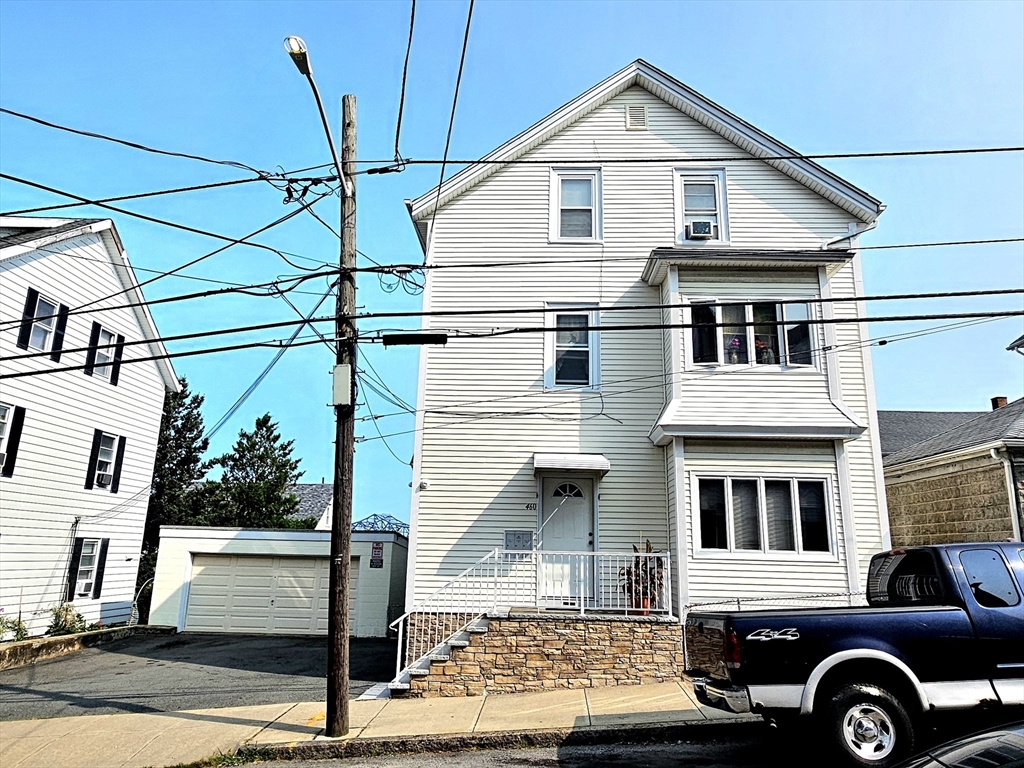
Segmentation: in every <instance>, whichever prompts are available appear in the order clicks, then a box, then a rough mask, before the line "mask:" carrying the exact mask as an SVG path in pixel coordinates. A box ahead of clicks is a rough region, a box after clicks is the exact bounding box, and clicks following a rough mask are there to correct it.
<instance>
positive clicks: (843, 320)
mask: <svg viewBox="0 0 1024 768" xmlns="http://www.w3.org/2000/svg"><path fill="white" fill-rule="evenodd" d="M1021 316H1024V309H1021V310H1016V309H1015V310H1003V311H996V312H950V313H935V314H920V315H892V316H885V317H831V318H817V319H814V320H788V321H786V324H787V325H809V326H816V325H839V324H853V323H868V322H872V323H895V322H911V321H913V322H916V321H923V320H951V319H956V320H965V319H971V318H993V319H997V318H1009V317H1021ZM334 320H335V318H334V317H323V318H312V319H311V320H299V321H295V320H285V321H280V322H277V323H264V324H260V325H250V326H242V327H235V328H219V329H216V330H212V331H200V332H197V333H192V334H181V335H180V336H178V337H164V338H166V339H167V340H183V339H185V338H203V337H208V336H215V335H221V334H231V333H245V332H249V331H254V330H266V329H269V328H277V327H285V326H289V325H294V324H295V323H296V322H299V323H316V322H328V321H331V322H333V321H334ZM753 325H763V323H760V322H755V321H752V322H729V323H645V324H637V325H621V326H614V325H611V326H609V325H605V326H579V327H576V326H574V327H573V330H574V331H581V330H594V331H600V332H602V333H614V332H619V331H626V332H629V331H642V330H667V329H673V328H680V329H686V328H711V327H726V326H728V327H741V326H753ZM555 331H557V328H554V327H537V328H510V329H505V330H501V331H491V332H488V333H471V334H469V333H461V334H459V335H455V336H454V337H453V338H454V339H480V338H493V337H496V336H507V335H511V334H524V333H554V332H555ZM379 332H380V329H378V331H375V332H374V333H379ZM158 341H162V339H142V340H136V341H133V342H125V346H126V347H127V346H130V345H134V344H142V343H156V342H158ZM283 341H285V340H281V339H275V340H270V341H265V342H251V343H243V344H235V345H230V346H225V347H214V348H207V349H198V350H189V351H185V352H173V353H172V352H169V353H165V354H163V355H151V356H148V357H141V358H124V359H122V360H121V365H126V364H130V363H140V362H147V361H150V360H160V359H171V358H176V357H188V356H192V355H203V354H211V353H214V352H227V351H232V350H236V349H248V348H253V347H265V346H275V345H280V344H281V343H283ZM321 341H322V338H321V337H318V338H317V339H315V340H313V341H312V342H311V343H320V342H321ZM333 341H335V342H336V341H337V339H333ZM356 341H359V342H363V343H373V342H377V341H380V337H379V335H378V336H368V337H358V338H357V339H356ZM94 346H95V348H96V349H107V348H109V347H110V346H111V345H109V344H97V345H94ZM89 348H92V347H89ZM83 349H87V348H78V349H77V350H75V351H82V350H83ZM70 351H71V350H68V352H70ZM27 356H28V357H37V356H38V353H31V354H30V355H27ZM23 357H26V356H25V355H21V356H14V357H10V356H8V357H4V358H0V361H4V362H8V361H11V360H16V359H21V358H23ZM86 367H88V366H87V365H74V366H63V367H61V368H45V369H40V370H33V371H21V372H18V373H6V374H0V380H2V379H15V378H23V377H26V376H41V375H46V374H51V373H64V372H66V371H77V370H82V369H84V368H86Z"/></svg>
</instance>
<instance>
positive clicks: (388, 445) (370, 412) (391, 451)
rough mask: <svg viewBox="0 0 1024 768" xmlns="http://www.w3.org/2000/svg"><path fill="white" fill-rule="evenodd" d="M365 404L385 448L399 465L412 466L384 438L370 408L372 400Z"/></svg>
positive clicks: (364, 381) (410, 461)
mask: <svg viewBox="0 0 1024 768" xmlns="http://www.w3.org/2000/svg"><path fill="white" fill-rule="evenodd" d="M360 378H361V379H362V380H363V383H366V379H365V377H360ZM364 404H365V405H366V410H367V411H368V412H369V414H370V417H371V418H370V422H371V423H372V424H373V428H374V429H375V430H377V435H378V436H379V438H380V441H381V442H382V443H383V444H384V447H385V448H387V449H388V453H390V454H391V455H392V456H394V458H395V461H397V462H398V463H399V464H403V465H404V466H407V467H409V466H412V460H411V459H410V460H409V461H405V460H403V459H402V458H400V457H399V455H398V454H397V453H395V451H394V449H392V447H391V445H390V444H389V443H388V441H387V438H385V437H384V433H383V432H382V431H381V428H380V425H378V424H377V419H376V418H375V417H374V416H373V409H372V408H371V407H370V398H368V397H367V398H366V400H365V403H364ZM364 440H365V438H364Z"/></svg>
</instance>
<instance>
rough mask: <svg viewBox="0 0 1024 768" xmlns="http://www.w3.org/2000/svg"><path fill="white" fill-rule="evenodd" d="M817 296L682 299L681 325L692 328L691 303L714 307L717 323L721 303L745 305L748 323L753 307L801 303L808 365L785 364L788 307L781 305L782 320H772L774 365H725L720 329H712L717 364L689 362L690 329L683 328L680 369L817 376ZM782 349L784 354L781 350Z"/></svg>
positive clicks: (819, 354) (749, 329)
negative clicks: (806, 328)
mask: <svg viewBox="0 0 1024 768" xmlns="http://www.w3.org/2000/svg"><path fill="white" fill-rule="evenodd" d="M818 298H819V297H818V296H817V295H815V296H807V297H804V296H758V297H754V298H744V297H735V296H730V297H722V296H682V297H681V299H682V310H683V312H682V314H683V325H686V326H692V325H693V312H692V307H693V305H694V304H716V305H717V306H716V308H715V321H716V322H718V323H721V322H722V310H721V304H723V303H728V304H735V303H740V302H743V303H745V304H746V305H747V306H746V310H747V311H746V315H745V316H746V318H747V321H748V322H749V321H751V320H752V312H753V307H752V305H754V304H775V305H778V304H779V302H793V301H796V302H798V303H804V302H805V301H806V304H805V306H806V307H807V315H808V317H809V318H810V320H811V321H812V323H811V363H810V364H807V363H790V362H789V349H788V341H787V340H786V338H785V327H786V321H785V308H786V306H789V305H787V304H782V305H781V306H782V310H783V318H782V320H779V321H776V327H777V328H778V329H779V361H778V362H777V363H757V362H752V361H748V362H746V363H727V362H725V349H724V344H725V341H724V336H725V334H724V333H722V328H721V326H718V327H716V328H715V331H716V341H717V343H718V360H719V362H714V363H695V362H694V361H693V330H694V329H693V328H692V327H687V328H683V346H684V348H685V353H686V354H685V355H684V358H683V365H684V369H685V370H687V371H705V372H714V371H716V370H719V371H735V370H737V369H740V368H758V369H760V370H762V371H775V370H778V371H812V372H814V373H820V372H821V370H822V364H821V360H822V356H823V350H822V347H821V339H820V334H819V333H818V331H817V329H818V328H819V327H820V326H821V323H820V322H819V321H820V320H821V319H822V318H821V316H820V305H819V304H817V303H815V302H816V299H818ZM746 329H747V352H748V355H749V354H750V352H751V350H753V349H754V345H753V344H752V343H751V337H752V335H753V331H752V329H753V326H750V325H748V326H746ZM783 350H785V351H783Z"/></svg>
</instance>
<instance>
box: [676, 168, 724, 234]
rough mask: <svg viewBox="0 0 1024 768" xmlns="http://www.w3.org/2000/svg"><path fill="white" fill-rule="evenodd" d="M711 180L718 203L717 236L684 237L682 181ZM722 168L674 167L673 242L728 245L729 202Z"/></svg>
mask: <svg viewBox="0 0 1024 768" xmlns="http://www.w3.org/2000/svg"><path fill="white" fill-rule="evenodd" d="M687 179H689V180H691V181H697V180H701V181H704V180H711V181H713V182H714V184H715V197H716V200H717V203H718V237H717V238H712V239H711V240H687V239H686V211H685V210H684V205H685V201H684V199H683V182H684V181H685V180H687ZM727 188H728V187H727V185H726V176H725V169H724V168H676V169H675V170H674V171H673V175H672V194H673V196H674V199H675V227H676V229H675V232H676V236H675V243H676V245H685V246H688V247H701V246H704V247H707V246H709V245H715V246H720V245H729V244H730V242H729V202H728V195H727V193H726V191H727Z"/></svg>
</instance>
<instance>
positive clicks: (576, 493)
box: [551, 483, 583, 499]
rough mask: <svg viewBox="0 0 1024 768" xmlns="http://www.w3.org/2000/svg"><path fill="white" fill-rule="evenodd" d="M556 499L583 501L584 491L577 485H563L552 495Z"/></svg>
mask: <svg viewBox="0 0 1024 768" xmlns="http://www.w3.org/2000/svg"><path fill="white" fill-rule="evenodd" d="M551 495H552V496H554V497H555V498H556V499H562V498H566V497H568V498H570V499H582V498H583V490H582V489H581V488H580V487H579V486H578V485H576V483H562V484H561V485H559V486H558V487H556V488H555V492H554V493H552V494H551Z"/></svg>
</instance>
